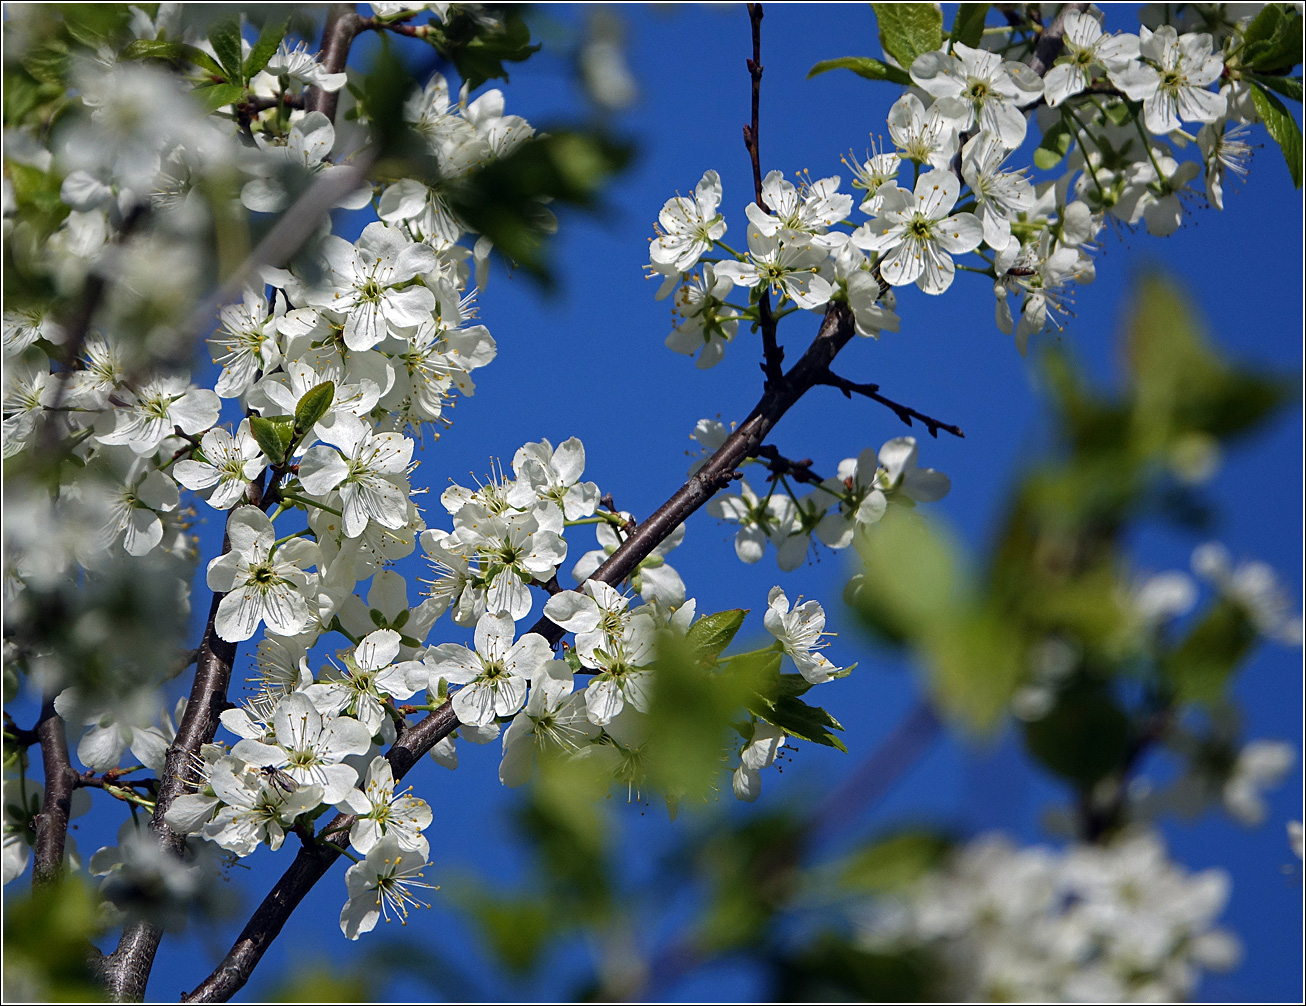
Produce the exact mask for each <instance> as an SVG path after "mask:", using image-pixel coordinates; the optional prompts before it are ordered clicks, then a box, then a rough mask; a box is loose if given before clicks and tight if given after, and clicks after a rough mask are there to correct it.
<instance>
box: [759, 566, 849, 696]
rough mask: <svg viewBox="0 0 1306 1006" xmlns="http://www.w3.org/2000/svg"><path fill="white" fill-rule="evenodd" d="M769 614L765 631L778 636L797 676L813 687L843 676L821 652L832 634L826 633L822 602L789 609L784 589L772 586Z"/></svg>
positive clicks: (807, 603)
mask: <svg viewBox="0 0 1306 1006" xmlns="http://www.w3.org/2000/svg"><path fill="white" fill-rule="evenodd" d="M766 603H767V611H766V615H765V616H764V618H763V624H765V625H766V631H767V632H769V633H771V635H773V636H775V638H776V641H777V642H778V643H779V644H780V647H781V648H782V649H783V650H784V651H785V653H787V654H789V656H790V657H791V658H792V659H793V662H794V664H795V665H796V666H797V667H798V673H799V674H801V675H802V676H803V678H804V679H806V680H807V681H809V682H811V683H812V684H814V685H819V684H821V683H822V682H825V681H829V680H830V679H831V678H833V677H836V676H838V675H839V673H840V668H838V667H836V666H835V665H834V664H832V663H830V660H829V658H827V657H826V656H825V654H823V653H818V652H817V651H818V650H822V649H824V648H825V647H826V646H827V645H828V644H826V643H824V642H822V641H821V639H822V637H823V636H828V635H830V633H828V632H826V631H825V609H824V608H822V607H821V602H820V601H807V602H804V603H803V604H799V605H797V606H795V607H794V609H793V610H792V611H790V610H789V598H787V597H785V592H784V589H783V588H781V587H772V588H771V592H770V593H769V594H768V595H767V598H766Z"/></svg>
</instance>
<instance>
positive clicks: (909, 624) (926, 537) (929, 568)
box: [857, 508, 963, 639]
mask: <svg viewBox="0 0 1306 1006" xmlns="http://www.w3.org/2000/svg"><path fill="white" fill-rule="evenodd" d="M857 548H858V551H859V552H860V553H861V555H862V559H863V560H864V561H865V563H866V575H865V579H864V580H863V582H862V587H861V591H860V599H861V604H862V610H863V611H864V612H867V613H868V614H871V615H872V616H873V617H874V619H875V620H876V621H879V622H882V623H883V624H884V625H885V626H886V628H887V629H888V630H889V634H890V635H891V637H895V638H896V637H901V638H908V639H914V638H917V637H923V636H926V635H928V634H929V633H930V632H932V631H933V630H934V629H936V628H937V627H938V626H939V625H940V624H942V623H943V622H944V621H945V620H947V619H949V618H951V617H952V616H953V614H954V613H955V612H956V610H957V608H958V602H959V600H961V596H962V593H963V591H962V584H961V576H960V573H959V571H958V570H957V568H956V559H955V558H954V556H953V549H952V545H951V543H949V542H948V541H947V540H945V539H944V538H943V537H942V536H941V535H940V534H938V533H937V532H936V531H934V530H932V529H931V528H930V527H929V526H928V525H926V524H925V523H924V522H923V521H921V520H920V519H919V518H917V517H916V516H915V514H900V513H895V512H894V511H893V509H892V508H891V509H890V512H889V513H888V514H886V515H885V519H884V520H882V521H880V523H879V524H878V525H876V527H875V528H874V529H873V531H872V533H871V534H869V535H867V536H866V537H865V538H863V539H862V540H861V541H859V542H858V546H857Z"/></svg>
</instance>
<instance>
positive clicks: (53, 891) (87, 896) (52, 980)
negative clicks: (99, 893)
mask: <svg viewBox="0 0 1306 1006" xmlns="http://www.w3.org/2000/svg"><path fill="white" fill-rule="evenodd" d="M101 929H102V926H101V924H100V906H99V903H98V899H97V898H96V896H95V894H94V892H93V890H92V889H91V887H90V885H89V884H88V883H87V882H86V881H85V880H84V879H83V878H81V877H78V876H76V875H73V876H70V877H66V878H64V879H62V880H60V881H59V882H57V883H53V884H47V885H45V886H42V887H39V888H37V889H36V890H35V891H31V892H29V893H28V894H26V895H18V896H14V895H6V897H5V924H4V1000H5V1002H100V1001H103V1000H104V990H103V989H102V988H101V987H100V986H99V984H98V982H97V980H96V972H95V969H94V966H93V964H92V955H93V954H96V953H98V952H97V951H96V950H95V947H94V946H92V944H91V940H92V939H93V938H94V937H96V936H98V935H99V934H100V932H101Z"/></svg>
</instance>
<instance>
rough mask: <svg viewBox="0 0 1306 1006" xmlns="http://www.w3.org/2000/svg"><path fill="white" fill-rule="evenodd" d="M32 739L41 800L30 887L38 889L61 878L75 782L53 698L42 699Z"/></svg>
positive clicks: (61, 722) (66, 744) (61, 724)
mask: <svg viewBox="0 0 1306 1006" xmlns="http://www.w3.org/2000/svg"><path fill="white" fill-rule="evenodd" d="M36 736H37V739H38V740H39V741H40V744H41V766H42V768H43V769H44V770H45V798H44V800H43V801H42V803H41V813H40V815H39V816H38V817H37V819H36V846H35V850H34V854H33V860H32V884H33V886H36V887H39V886H41V885H44V884H49V883H53V882H54V881H57V880H58V879H59V878H60V877H61V876H62V875H63V850H64V842H65V840H66V839H67V837H68V817H69V815H70V813H71V811H72V797H73V789H74V788H75V782H74V780H75V779H76V778H77V773H76V771H75V770H74V769H73V765H72V761H71V759H70V758H69V757H68V734H67V732H66V731H65V730H64V725H63V718H62V717H60V715H59V714H58V713H57V712H56V711H55V708H54V699H53V698H48V699H46V700H45V702H44V703H43V704H42V706H41V718H40V719H39V720H38V721H37V723H36Z"/></svg>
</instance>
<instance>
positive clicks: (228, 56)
mask: <svg viewBox="0 0 1306 1006" xmlns="http://www.w3.org/2000/svg"><path fill="white" fill-rule="evenodd" d="M209 44H210V45H212V46H213V51H214V53H216V54H217V57H218V62H219V63H220V64H221V65H222V70H223V75H224V76H225V77H226V78H227V82H228V83H229V84H241V85H243V84H244V83H245V75H244V60H243V59H242V58H241V44H240V16H239V15H235V14H233V15H231V16H229V17H223V18H219V19H218V20H216V21H214V22H213V23H212V24H210V25H209Z"/></svg>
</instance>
